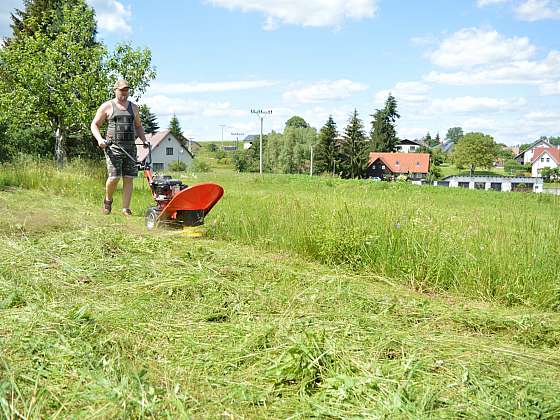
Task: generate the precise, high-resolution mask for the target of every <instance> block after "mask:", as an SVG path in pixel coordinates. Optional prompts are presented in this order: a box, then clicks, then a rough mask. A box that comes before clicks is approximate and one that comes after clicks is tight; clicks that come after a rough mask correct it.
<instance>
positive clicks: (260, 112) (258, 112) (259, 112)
mask: <svg viewBox="0 0 560 420" xmlns="http://www.w3.org/2000/svg"><path fill="white" fill-rule="evenodd" d="M251 114H255V115H257V116H258V117H259V118H260V119H261V141H260V144H259V173H260V174H261V175H262V173H263V119H264V116H265V115H270V114H272V110H271V109H269V110H267V111H263V110H262V109H252V110H251Z"/></svg>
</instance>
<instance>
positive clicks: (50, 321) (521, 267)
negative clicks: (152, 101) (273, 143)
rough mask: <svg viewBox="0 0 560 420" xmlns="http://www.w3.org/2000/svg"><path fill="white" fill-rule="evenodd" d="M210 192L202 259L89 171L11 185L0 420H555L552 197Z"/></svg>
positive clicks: (139, 198)
mask: <svg viewBox="0 0 560 420" xmlns="http://www.w3.org/2000/svg"><path fill="white" fill-rule="evenodd" d="M203 181H213V182H218V183H220V184H221V185H222V186H223V187H224V189H225V195H224V198H223V199H222V201H220V203H218V204H217V206H216V207H215V208H214V210H212V212H211V213H210V215H209V216H208V217H207V219H206V230H207V233H206V236H205V237H204V238H202V239H193V238H188V237H186V236H185V235H183V234H181V232H176V231H169V230H159V231H156V232H147V231H146V230H145V228H144V221H143V212H144V210H145V208H146V207H147V206H148V205H149V204H150V203H151V197H150V195H149V191H148V189H147V186H146V184H145V181H144V180H143V179H141V178H139V179H138V180H137V182H136V183H135V193H134V196H133V207H132V210H133V212H134V214H135V217H132V218H131V219H125V218H123V217H122V216H120V215H119V214H118V212H115V214H114V215H111V216H102V215H101V214H100V204H101V200H102V194H103V183H104V169H103V168H102V167H100V166H98V165H96V164H89V163H87V162H79V161H75V162H74V163H72V164H71V165H69V166H68V167H67V168H66V169H65V170H64V171H58V170H57V169H55V168H54V167H53V166H52V165H51V164H50V163H45V162H41V161H32V160H24V161H21V162H18V163H17V164H14V165H4V166H2V167H1V168H0V187H1V191H0V209H1V210H2V215H3V217H2V218H1V219H0V236H1V239H2V244H3V245H2V247H1V248H0V416H1V417H5V418H10V419H12V418H14V419H16V418H67V417H71V418H144V417H146V418H216V417H225V418H308V417H331V418H361V417H367V418H456V417H464V418H508V419H509V418H550V419H552V418H558V417H559V416H560V397H559V395H560V379H559V378H560V357H559V356H558V348H559V347H560V327H559V325H560V324H559V321H560V314H559V311H560V280H559V269H558V255H560V238H559V235H558V232H560V207H559V204H560V198H559V197H558V196H552V195H542V194H523V193H497V192H492V191H469V190H462V189H446V188H438V187H418V186H413V185H409V184H406V183H392V184H389V183H372V182H367V181H359V180H340V179H335V178H323V177H313V178H311V177H309V176H304V175H265V176H264V177H260V176H258V175H254V174H237V173H233V172H231V171H230V170H227V169H219V170H215V172H210V173H203V174H188V175H186V176H185V177H184V182H186V183H188V184H193V183H196V182H203ZM119 199H120V193H119V194H117V196H116V200H115V208H116V209H118V208H119Z"/></svg>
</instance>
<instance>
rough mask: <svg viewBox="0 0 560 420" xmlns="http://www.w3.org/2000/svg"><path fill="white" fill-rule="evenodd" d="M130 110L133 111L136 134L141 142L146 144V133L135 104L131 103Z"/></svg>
mask: <svg viewBox="0 0 560 420" xmlns="http://www.w3.org/2000/svg"><path fill="white" fill-rule="evenodd" d="M132 110H133V111H134V127H135V128H136V134H137V135H138V137H140V140H142V143H144V145H146V144H147V143H146V133H144V127H143V126H142V120H141V119H140V112H139V111H138V107H137V106H136V105H135V104H132Z"/></svg>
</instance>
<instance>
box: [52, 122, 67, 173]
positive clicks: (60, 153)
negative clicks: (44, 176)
mask: <svg viewBox="0 0 560 420" xmlns="http://www.w3.org/2000/svg"><path fill="white" fill-rule="evenodd" d="M54 137H55V145H54V159H55V161H56V164H57V165H58V167H59V168H60V169H62V168H63V167H64V164H65V163H66V130H65V129H64V127H62V125H61V124H58V126H57V127H56V131H55V133H54Z"/></svg>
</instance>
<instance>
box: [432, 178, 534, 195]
mask: <svg viewBox="0 0 560 420" xmlns="http://www.w3.org/2000/svg"><path fill="white" fill-rule="evenodd" d="M543 182H544V181H543V179H542V178H532V177H529V176H501V175H451V176H448V177H446V178H443V179H442V180H441V181H434V185H435V186H440V187H450V188H467V189H470V190H487V191H489V190H492V191H520V192H531V191H532V192H535V193H542V192H543Z"/></svg>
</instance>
